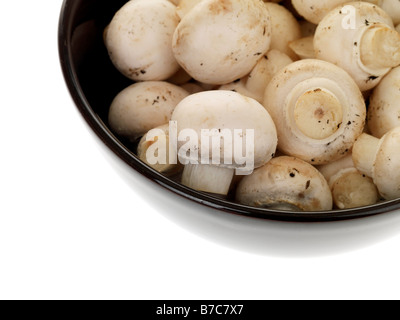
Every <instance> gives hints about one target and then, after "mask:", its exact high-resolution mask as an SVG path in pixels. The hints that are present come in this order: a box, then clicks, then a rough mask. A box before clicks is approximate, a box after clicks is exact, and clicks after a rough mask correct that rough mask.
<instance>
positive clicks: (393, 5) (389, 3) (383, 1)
mask: <svg viewBox="0 0 400 320" xmlns="http://www.w3.org/2000/svg"><path fill="white" fill-rule="evenodd" d="M379 2H380V3H379V6H380V7H381V8H382V9H383V10H385V11H386V12H387V13H388V14H389V15H390V17H391V18H392V20H393V23H394V24H395V25H397V24H399V23H400V5H399V1H398V0H380V1H379Z"/></svg>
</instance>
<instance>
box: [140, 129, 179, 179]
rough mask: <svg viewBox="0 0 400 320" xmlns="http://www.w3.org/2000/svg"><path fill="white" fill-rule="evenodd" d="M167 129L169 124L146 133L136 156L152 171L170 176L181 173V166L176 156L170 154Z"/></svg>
mask: <svg viewBox="0 0 400 320" xmlns="http://www.w3.org/2000/svg"><path fill="white" fill-rule="evenodd" d="M169 128H170V124H165V125H162V126H159V127H157V128H154V129H151V130H150V131H149V132H147V133H146V134H145V135H144V136H143V137H142V138H141V139H140V142H139V144H138V148H137V155H138V157H139V159H140V160H142V161H143V162H144V163H146V164H147V165H149V166H150V167H152V168H153V169H154V170H156V171H158V172H160V173H163V174H165V175H168V176H172V175H174V174H176V173H178V172H179V171H181V170H182V169H183V166H182V165H181V164H180V163H179V162H178V161H177V157H176V155H174V154H171V153H170V152H171V150H170V145H171V143H170V139H169V138H170V137H169ZM170 156H172V158H173V159H172V161H171V159H170Z"/></svg>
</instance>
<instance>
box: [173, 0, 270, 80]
mask: <svg viewBox="0 0 400 320" xmlns="http://www.w3.org/2000/svg"><path fill="white" fill-rule="evenodd" d="M270 20H271V18H270V14H269V12H268V9H267V8H266V6H265V5H264V3H263V2H262V1H259V0H235V1H233V0H203V1H201V2H200V3H198V4H196V5H195V6H194V7H193V8H192V10H190V11H189V12H188V13H187V14H186V15H185V16H184V17H183V19H182V20H181V22H180V23H179V25H178V27H177V28H176V30H175V33H174V37H173V52H174V54H175V57H176V59H177V61H178V62H179V64H180V65H181V66H182V67H183V68H184V69H185V70H186V72H187V73H188V74H190V75H191V76H192V77H193V78H194V79H196V80H198V81H200V82H203V83H207V84H213V85H223V84H226V83H230V82H232V81H234V80H236V79H239V78H242V77H244V76H245V75H247V74H248V73H249V72H250V71H251V70H252V69H253V68H254V66H255V65H256V63H257V61H258V60H259V58H260V57H261V56H263V55H264V54H265V53H266V52H267V51H268V49H269V47H270V43H271V21H270Z"/></svg>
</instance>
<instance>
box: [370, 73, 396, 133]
mask: <svg viewBox="0 0 400 320" xmlns="http://www.w3.org/2000/svg"><path fill="white" fill-rule="evenodd" d="M398 126H400V67H397V68H394V69H393V70H392V71H391V72H390V73H389V74H387V75H386V76H385V77H384V78H383V80H382V81H381V82H380V83H379V85H378V86H377V87H376V88H375V89H374V91H373V93H372V95H371V97H370V102H369V107H368V128H369V130H370V132H371V134H372V135H373V136H375V137H377V138H382V136H383V135H384V134H386V133H387V132H388V131H390V130H391V129H393V128H395V127H398Z"/></svg>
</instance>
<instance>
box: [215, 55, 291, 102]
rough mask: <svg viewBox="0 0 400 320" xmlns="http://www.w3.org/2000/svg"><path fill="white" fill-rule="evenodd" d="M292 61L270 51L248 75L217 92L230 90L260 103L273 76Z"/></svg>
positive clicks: (287, 57)
mask: <svg viewBox="0 0 400 320" xmlns="http://www.w3.org/2000/svg"><path fill="white" fill-rule="evenodd" d="M292 62H293V60H292V59H291V58H290V57H289V56H288V55H286V54H284V53H282V52H280V51H278V50H275V49H272V50H270V51H268V53H267V54H266V55H265V56H263V57H262V58H261V59H260V60H259V61H258V62H257V64H256V66H255V67H254V69H253V70H252V71H251V72H250V74H249V75H248V76H246V77H244V78H242V79H240V80H239V81H235V82H232V83H230V84H226V85H223V86H221V87H220V88H219V90H232V91H236V92H239V93H240V94H243V95H245V96H248V97H250V98H253V99H255V100H257V101H258V102H260V103H262V102H263V100H264V92H265V88H266V87H267V85H268V83H269V82H270V81H271V79H272V78H273V76H274V75H275V74H276V73H277V72H278V71H279V70H280V69H282V68H284V67H286V66H287V65H289V64H291V63H292Z"/></svg>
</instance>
